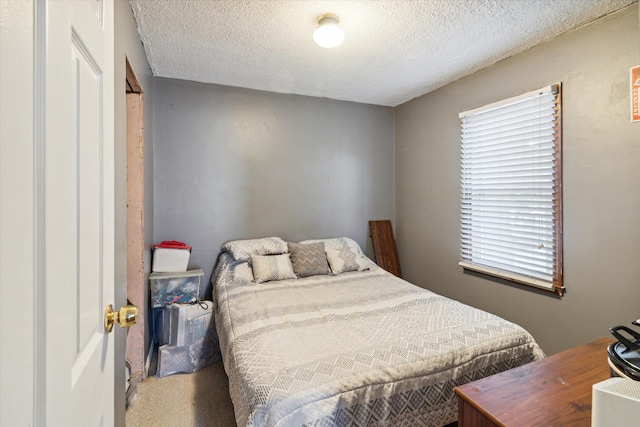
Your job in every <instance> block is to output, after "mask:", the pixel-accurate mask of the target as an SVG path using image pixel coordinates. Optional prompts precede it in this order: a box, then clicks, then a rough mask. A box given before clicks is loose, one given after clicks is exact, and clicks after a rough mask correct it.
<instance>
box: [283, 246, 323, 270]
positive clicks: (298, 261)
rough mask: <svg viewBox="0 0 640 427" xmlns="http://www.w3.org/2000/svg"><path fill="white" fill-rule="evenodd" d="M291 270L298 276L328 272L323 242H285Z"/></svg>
mask: <svg viewBox="0 0 640 427" xmlns="http://www.w3.org/2000/svg"><path fill="white" fill-rule="evenodd" d="M287 245H288V246H289V254H290V255H291V264H292V265H293V271H294V273H296V275H297V276H298V277H308V276H319V275H323V274H329V271H330V270H329V264H328V263H327V255H326V254H325V252H324V243H322V242H320V243H310V244H307V245H304V244H300V243H287Z"/></svg>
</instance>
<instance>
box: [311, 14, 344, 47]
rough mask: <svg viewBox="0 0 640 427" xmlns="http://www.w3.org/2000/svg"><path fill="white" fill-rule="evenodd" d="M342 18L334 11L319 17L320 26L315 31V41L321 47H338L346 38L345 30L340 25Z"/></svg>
mask: <svg viewBox="0 0 640 427" xmlns="http://www.w3.org/2000/svg"><path fill="white" fill-rule="evenodd" d="M339 23H340V18H339V17H338V15H334V14H333V13H326V14H324V15H321V16H320V17H318V28H316V30H315V31H314V32H313V41H315V42H316V44H317V45H318V46H320V47H326V48H331V47H336V46H338V45H339V44H340V43H342V41H343V40H344V31H342V28H340V27H338V24H339Z"/></svg>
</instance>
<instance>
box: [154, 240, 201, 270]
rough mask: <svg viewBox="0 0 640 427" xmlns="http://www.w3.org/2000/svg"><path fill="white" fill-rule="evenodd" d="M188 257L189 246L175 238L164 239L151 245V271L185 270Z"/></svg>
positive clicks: (189, 253) (189, 254) (189, 255)
mask: <svg viewBox="0 0 640 427" xmlns="http://www.w3.org/2000/svg"><path fill="white" fill-rule="evenodd" d="M190 257H191V246H187V245H185V244H184V243H182V242H177V241H175V240H165V241H164V242H162V243H159V244H157V245H153V261H152V263H151V271H153V272H154V273H171V272H176V271H186V270H187V266H188V265H189V258H190Z"/></svg>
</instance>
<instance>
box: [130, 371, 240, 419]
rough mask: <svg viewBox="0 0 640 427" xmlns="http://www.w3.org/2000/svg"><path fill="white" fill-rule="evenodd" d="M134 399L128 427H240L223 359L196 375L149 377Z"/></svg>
mask: <svg viewBox="0 0 640 427" xmlns="http://www.w3.org/2000/svg"><path fill="white" fill-rule="evenodd" d="M132 400H133V401H132V402H131V404H130V405H129V408H128V409H127V415H126V420H127V427H146V426H153V427H156V426H157V427H164V426H167V427H180V426H184V427H191V426H193V427H236V421H235V417H234V414H233V404H232V403H231V397H230V396H229V382H228V379H227V374H226V373H225V371H224V367H223V366H222V362H217V363H214V364H212V365H210V366H208V367H206V368H204V369H201V370H199V371H197V372H194V373H192V374H175V375H169V376H167V377H164V378H157V377H155V376H149V377H147V378H146V379H145V380H144V381H142V382H140V383H138V385H137V388H136V393H135V395H134V397H133V399H132Z"/></svg>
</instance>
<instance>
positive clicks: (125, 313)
mask: <svg viewBox="0 0 640 427" xmlns="http://www.w3.org/2000/svg"><path fill="white" fill-rule="evenodd" d="M137 320H138V307H136V306H135V305H125V306H122V307H120V311H113V306H112V305H111V304H109V305H108V306H107V307H106V308H105V309H104V330H105V331H107V333H109V332H111V330H112V329H113V324H114V323H118V324H119V325H120V327H121V328H128V327H129V326H131V325H133V324H134V323H136V321H137Z"/></svg>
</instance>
